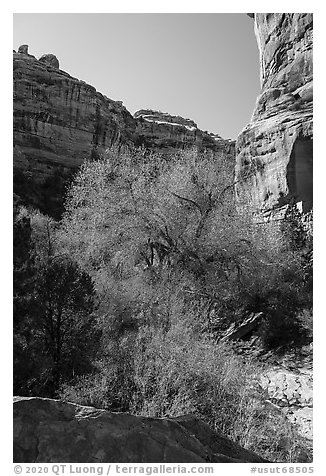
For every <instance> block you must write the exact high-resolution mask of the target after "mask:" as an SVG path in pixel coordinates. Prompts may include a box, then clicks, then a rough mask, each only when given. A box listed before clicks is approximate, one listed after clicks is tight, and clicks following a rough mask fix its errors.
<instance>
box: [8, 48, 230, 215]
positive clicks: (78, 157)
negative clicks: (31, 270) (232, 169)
mask: <svg viewBox="0 0 326 476" xmlns="http://www.w3.org/2000/svg"><path fill="white" fill-rule="evenodd" d="M59 67H60V65H59V60H58V59H57V58H56V56H55V55H53V54H45V55H43V56H41V57H40V58H39V60H37V59H36V58H35V57H34V56H33V55H31V54H29V53H28V45H22V46H21V47H20V48H19V50H18V52H17V53H16V52H15V51H14V54H13V69H14V87H13V89H14V104H13V106H14V132H13V137H14V193H15V202H16V203H17V204H24V205H32V206H34V207H36V208H39V209H41V211H42V212H44V213H47V214H49V215H52V216H54V217H56V218H58V217H59V216H60V214H61V213H62V211H63V200H64V195H65V191H66V187H67V185H68V184H69V181H70V180H71V178H72V176H73V175H74V174H75V172H76V170H77V169H78V167H79V166H80V165H81V164H82V163H83V162H84V161H85V160H92V159H96V158H98V157H100V156H101V155H102V154H103V152H104V151H105V149H106V148H108V147H110V146H112V145H115V144H127V145H134V146H136V147H139V146H141V147H145V148H147V149H150V150H153V151H155V152H159V153H162V154H171V153H174V152H176V151H178V150H180V149H186V148H190V147H198V148H199V149H211V150H214V151H217V152H223V153H227V154H229V155H230V158H231V160H234V141H229V140H224V139H222V138H221V137H220V136H218V135H216V134H211V133H209V132H206V131H201V130H200V129H199V128H198V127H197V124H195V123H194V122H193V121H191V120H190V119H184V118H182V117H180V116H170V115H169V114H166V113H161V112H158V111H147V110H141V111H138V112H137V113H136V114H135V115H134V116H132V115H131V114H130V113H129V112H128V111H127V109H126V108H125V107H124V106H123V104H122V102H121V101H113V100H112V99H109V98H107V97H106V96H104V95H103V94H101V93H99V92H98V91H96V89H95V88H94V87H93V86H91V85H89V84H86V83H85V82H84V81H80V80H78V79H76V78H73V77H72V76H70V75H69V74H68V73H66V72H65V71H62V70H60V69H59Z"/></svg>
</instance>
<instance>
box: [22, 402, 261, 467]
mask: <svg viewBox="0 0 326 476" xmlns="http://www.w3.org/2000/svg"><path fill="white" fill-rule="evenodd" d="M264 461H266V460H264V459H263V458H261V457H260V456H258V455H256V454H254V453H252V452H250V451H248V450H245V449H243V448H241V447H240V446H239V445H237V444H235V443H233V442H232V441H231V440H229V439H228V438H226V437H225V436H223V435H222V434H220V433H217V432H214V431H212V430H211V429H210V428H209V427H208V426H207V425H206V424H205V423H203V422H202V421H200V420H199V419H197V418H196V417H194V416H184V417H179V418H173V419H168V418H165V419H159V418H144V417H139V416H132V415H129V414H126V413H110V412H107V411H105V410H99V409H96V408H92V407H86V406H80V405H75V404H73V403H65V402H61V401H58V400H51V399H45V398H25V397H15V398H14V462H16V463H23V462H25V463H35V462H38V463H50V462H51V463H57V462H63V463H106V462H107V463H109V462H121V463H161V462H166V463H207V462H210V463H243V462H252V463H253V462H256V463H259V462H264Z"/></svg>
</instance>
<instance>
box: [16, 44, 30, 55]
mask: <svg viewBox="0 0 326 476" xmlns="http://www.w3.org/2000/svg"><path fill="white" fill-rule="evenodd" d="M18 53H20V54H22V55H28V45H20V47H19V48H18Z"/></svg>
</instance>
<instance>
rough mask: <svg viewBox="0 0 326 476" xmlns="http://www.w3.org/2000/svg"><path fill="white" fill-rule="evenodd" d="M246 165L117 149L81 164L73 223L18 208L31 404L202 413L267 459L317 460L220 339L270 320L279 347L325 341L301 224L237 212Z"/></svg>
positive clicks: (267, 334)
mask: <svg viewBox="0 0 326 476" xmlns="http://www.w3.org/2000/svg"><path fill="white" fill-rule="evenodd" d="M233 165H234V164H233V163H231V162H230V160H229V159H228V158H227V157H225V156H220V155H214V154H212V153H201V154H199V153H198V152H197V151H196V150H190V151H185V152H182V153H180V154H176V155H174V156H171V157H169V158H168V159H167V158H166V157H165V158H163V157H161V156H160V155H158V154H150V153H148V152H147V151H146V150H144V149H139V150H130V149H126V148H123V147H121V148H112V149H109V150H108V151H107V154H106V156H105V157H104V158H102V159H99V160H96V161H92V162H87V163H85V164H84V165H83V166H82V167H81V170H80V172H79V174H78V175H77V177H76V179H75V181H74V183H73V184H72V186H71V188H70V190H69V193H68V196H67V202H66V212H65V214H64V216H63V219H62V220H61V222H60V223H56V222H54V221H53V220H51V219H49V218H48V217H45V216H43V215H41V214H40V213H35V212H32V213H31V212H27V211H26V210H25V211H23V210H21V211H20V212H19V213H18V215H17V216H16V219H15V227H16V230H17V241H16V249H17V259H16V262H15V273H16V274H15V283H16V284H15V289H16V294H15V297H16V304H17V306H16V309H17V313H16V318H15V323H16V324H15V339H16V341H15V342H16V343H15V373H16V377H15V390H16V392H17V393H21V394H28V395H30V394H36V395H37V394H38V395H45V396H53V395H58V394H60V395H61V397H62V398H64V399H68V400H71V401H75V402H78V403H83V404H90V405H95V406H97V407H104V408H107V409H109V410H112V411H129V412H132V413H135V414H141V415H148V416H176V415H179V414H182V413H195V414H197V415H199V416H200V417H201V418H202V419H204V420H205V421H207V422H208V424H209V425H210V426H211V427H212V428H216V429H220V430H222V431H223V432H224V433H226V434H227V435H229V436H230V437H231V438H233V439H234V440H237V441H238V442H239V443H240V444H242V445H243V446H245V447H247V448H251V449H254V450H255V451H258V452H261V454H263V455H264V456H266V457H267V458H271V459H274V460H277V461H299V460H304V459H305V458H306V459H307V458H308V456H307V455H306V456H304V455H303V453H302V451H303V446H302V444H301V442H300V439H299V438H298V437H297V436H296V434H295V431H294V430H293V428H292V427H291V425H290V424H289V423H287V422H286V421H285V420H284V418H283V417H282V416H281V415H280V414H277V413H275V412H274V411H272V410H271V409H270V408H268V407H266V405H265V403H264V399H263V396H262V394H261V391H260V390H259V386H258V385H257V374H258V373H259V368H258V367H257V364H255V363H254V362H252V361H247V362H244V361H243V360H241V358H240V357H239V356H237V355H236V354H235V353H234V351H233V350H231V349H230V348H228V347H227V346H226V345H222V344H221V343H220V338H221V336H222V335H223V333H224V331H225V330H226V329H227V328H228V327H229V326H230V324H231V323H237V322H238V321H241V319H242V318H243V316H246V315H247V314H248V313H250V312H262V313H263V315H264V319H263V326H262V327H261V331H260V337H261V342H262V345H263V346H264V347H265V348H266V349H275V348H279V347H282V348H283V350H284V349H286V348H287V347H293V346H300V345H302V344H304V343H306V342H308V341H310V340H311V336H312V329H311V318H310V317H311V241H309V239H308V238H307V239H306V235H305V230H304V229H302V228H301V225H300V223H301V222H300V220H301V217H297V215H295V213H294V212H292V215H288V216H287V217H286V220H285V221H284V222H283V223H282V226H280V225H279V223H277V222H270V223H266V222H261V221H257V220H256V221H254V220H253V219H252V212H251V210H250V209H249V208H248V207H247V206H244V205H243V206H241V207H235V205H234V196H233V190H234V176H233ZM289 213H290V212H289ZM20 235H21V236H25V243H26V245H24V243H23V242H22V240H20ZM95 344H96V345H95ZM275 428H277V430H278V433H277V432H276V430H275ZM300 453H302V454H301V455H300Z"/></svg>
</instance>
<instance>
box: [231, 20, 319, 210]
mask: <svg viewBox="0 0 326 476" xmlns="http://www.w3.org/2000/svg"><path fill="white" fill-rule="evenodd" d="M249 15H250V16H252V15H253V14H249ZM253 16H254V22H255V34H256V37H257V42H258V48H259V53H260V75H261V87H262V90H261V94H260V95H259V97H258V98H257V102H256V107H255V110H254V113H253V116H252V119H251V122H250V123H249V124H248V125H247V126H246V127H245V128H244V130H243V131H242V132H241V134H240V136H239V137H238V139H237V143H236V151H237V159H236V181H237V182H238V183H237V197H238V199H239V200H245V201H251V202H252V203H253V204H254V205H255V206H256V208H258V209H263V210H264V211H267V210H272V209H274V208H278V207H282V206H284V205H286V204H287V203H289V202H292V201H293V200H294V201H296V202H302V208H303V211H304V212H307V211H309V210H310V209H311V208H312V31H313V30H312V14H310V13H255V14H254V15H253Z"/></svg>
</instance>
